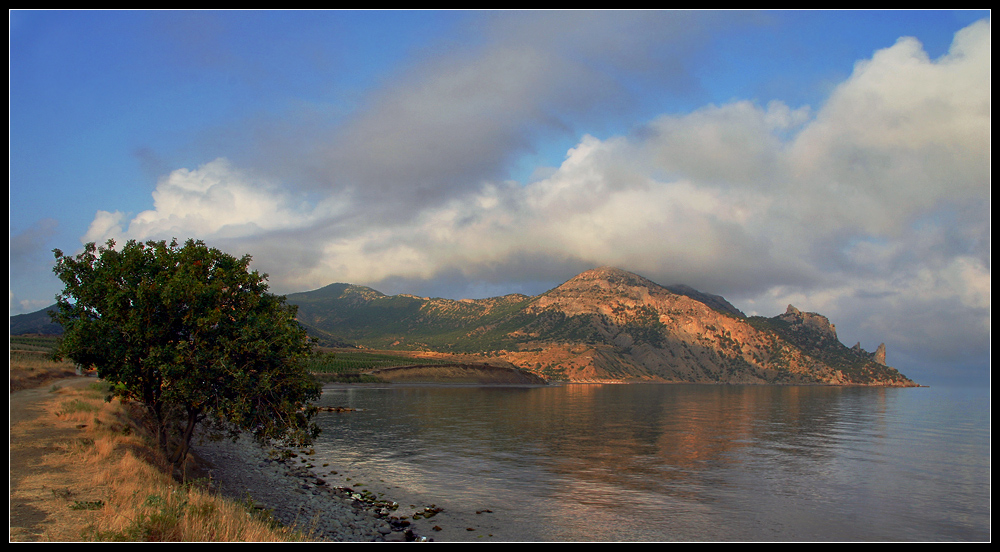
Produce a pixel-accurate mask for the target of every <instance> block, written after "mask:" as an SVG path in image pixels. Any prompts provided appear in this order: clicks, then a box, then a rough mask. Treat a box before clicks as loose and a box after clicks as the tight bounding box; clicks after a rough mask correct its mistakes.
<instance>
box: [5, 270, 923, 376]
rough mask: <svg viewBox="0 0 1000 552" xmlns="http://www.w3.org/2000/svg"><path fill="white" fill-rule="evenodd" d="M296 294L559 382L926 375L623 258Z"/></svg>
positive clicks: (438, 347)
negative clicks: (539, 278)
mask: <svg viewBox="0 0 1000 552" xmlns="http://www.w3.org/2000/svg"><path fill="white" fill-rule="evenodd" d="M286 299H287V301H288V302H289V303H290V304H294V305H297V307H298V321H299V323H300V324H302V325H303V326H304V327H305V328H306V329H307V331H308V332H309V334H310V335H311V336H313V337H315V338H316V339H317V340H319V342H320V343H321V344H322V345H325V346H329V347H363V348H370V349H383V350H409V351H427V352H435V353H446V354H475V355H481V356H484V357H487V358H497V359H499V360H503V361H506V362H509V363H510V364H513V365H514V366H517V367H519V368H521V369H524V370H527V371H530V372H533V373H535V374H537V375H539V376H542V377H545V378H548V379H554V380H562V381H570V382H665V383H731V384H827V385H869V386H915V385H916V384H915V383H914V382H912V381H911V380H909V379H908V378H906V377H905V376H903V375H902V374H900V373H899V372H898V371H897V370H896V369H894V368H891V367H889V366H887V365H886V363H885V345H884V344H882V345H880V346H879V348H878V349H877V350H876V351H875V352H874V353H870V352H867V351H864V350H863V349H861V346H860V343H859V344H857V345H855V346H854V347H850V348H848V347H847V346H845V345H844V344H843V343H841V342H840V341H839V339H838V338H837V333H836V327H835V326H834V325H833V323H831V322H830V320H829V319H828V318H827V317H825V316H823V315H821V314H818V313H810V312H802V311H800V310H799V309H796V308H795V307H794V306H792V305H788V308H787V309H786V311H785V312H784V313H781V314H779V315H777V316H774V317H770V318H767V317H761V316H750V317H748V316H746V315H745V314H744V313H743V312H741V311H740V310H739V309H737V308H736V307H735V306H733V305H732V304H730V303H729V302H728V301H727V300H725V298H723V297H721V296H718V295H712V294H708V293H703V292H700V291H698V290H696V289H695V288H693V287H690V286H687V285H683V284H674V285H669V286H663V285H660V284H657V283H655V282H653V281H651V280H648V279H646V278H644V277H642V276H639V275H638V274H634V273H632V272H628V271H625V270H622V269H619V268H615V267H599V268H595V269H592V270H587V271H584V272H582V273H580V274H578V275H576V276H574V277H573V278H571V279H569V280H567V281H566V282H564V283H563V284H561V285H559V286H556V287H555V288H553V289H550V290H548V291H546V292H544V293H542V294H539V295H536V296H527V295H522V294H510V295H503V296H498V297H490V298H485V299H461V300H453V299H443V298H429V297H419V296H416V295H410V294H400V295H385V294H384V293H382V292H380V291H377V290H375V289H372V288H369V287H365V286H359V285H354V284H346V283H335V284H330V285H328V286H324V287H322V288H319V289H316V290H313V291H307V292H300V293H293V294H290V295H288V296H286ZM51 308H52V307H49V308H47V309H42V310H41V311H38V312H37V313H31V314H29V315H19V316H15V317H11V333H12V334H17V333H52V331H51V330H52V326H51V321H48V316H47V315H45V314H44V313H45V311H47V310H50V309H51ZM46 321H48V324H45V322H46Z"/></svg>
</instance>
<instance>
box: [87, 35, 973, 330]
mask: <svg viewBox="0 0 1000 552" xmlns="http://www.w3.org/2000/svg"><path fill="white" fill-rule="evenodd" d="M990 52H991V50H990V25H989V23H988V22H980V23H976V24H974V25H972V26H970V27H969V28H967V29H964V30H963V31H961V32H960V33H958V34H957V35H956V38H955V43H954V45H953V46H952V49H951V51H950V52H949V53H948V54H947V55H946V56H943V57H942V58H940V59H937V60H931V59H928V57H927V55H926V54H925V53H924V52H923V50H922V49H921V47H920V45H919V43H918V42H916V41H915V40H914V39H910V38H904V39H900V40H899V41H898V42H897V43H896V44H895V45H893V46H891V47H889V48H886V49H884V50H881V51H878V52H876V53H875V54H874V55H873V57H872V58H871V59H870V60H866V61H862V62H859V63H858V64H857V65H856V67H855V70H854V72H853V74H852V75H851V76H850V78H848V79H847V80H846V81H844V82H843V83H841V84H840V86H838V87H837V88H836V89H835V90H834V91H833V93H832V95H831V96H830V98H829V100H828V101H827V102H826V103H825V104H824V105H822V106H817V107H795V108H793V107H790V106H788V105H785V104H783V103H781V102H772V103H770V104H769V105H767V106H763V107H762V106H759V105H756V104H753V103H751V102H747V101H735V102H733V103H730V104H725V105H719V106H707V107H704V108H703V109H700V110H697V111H695V112H692V113H690V114H681V115H664V116H661V117H659V118H656V119H655V120H653V121H651V122H649V123H648V124H647V125H646V126H645V127H644V128H643V129H641V130H640V131H639V132H636V133H635V134H634V135H632V136H629V137H621V136H619V137H611V138H608V139H604V140H601V139H598V138H595V137H593V136H584V137H583V138H581V139H580V140H579V143H578V144H577V145H576V146H575V147H574V148H572V149H570V150H569V151H568V153H567V156H566V159H565V161H564V162H563V163H562V164H561V166H559V167H558V168H556V169H555V170H553V171H551V172H550V173H549V174H547V176H546V177H544V178H541V179H539V180H537V181H533V182H530V183H524V184H519V183H510V182H503V181H501V180H499V179H497V178H485V177H484V176H483V175H489V174H492V173H493V172H494V169H496V168H497V167H499V166H501V165H502V163H501V162H500V160H499V157H497V156H503V155H506V153H504V152H510V151H518V150H519V146H518V147H513V148H512V147H511V145H510V144H511V142H512V141H514V142H516V141H518V140H522V139H525V135H524V132H525V130H524V126H523V124H524V122H525V121H528V120H531V119H532V118H534V117H539V116H540V117H543V118H544V117H547V115H546V114H545V113H544V111H545V110H542V113H541V114H539V113H536V112H534V111H532V109H529V108H526V107H525V105H526V104H524V101H525V98H526V97H528V96H530V95H531V94H532V92H534V91H535V87H536V86H542V87H543V94H542V95H543V96H544V97H545V100H544V101H543V102H541V103H539V104H535V105H536V106H540V105H546V102H551V101H552V99H553V98H556V97H558V95H559V93H560V92H563V91H566V90H567V83H575V82H581V81H580V80H579V79H580V78H581V77H579V75H577V74H573V75H569V74H567V73H565V72H562V73H560V75H559V78H561V79H565V80H563V81H562V82H561V83H560V84H559V85H558V86H556V85H553V84H552V83H547V84H546V82H547V81H546V78H545V77H546V71H548V70H550V69H551V68H552V67H553V65H552V63H553V61H552V58H549V57H546V56H544V55H541V54H538V53H537V52H534V51H533V52H532V56H529V57H528V58H524V57H521V58H518V59H522V60H523V59H530V60H532V61H533V63H531V64H528V65H526V66H522V65H518V64H516V63H512V61H511V60H512V59H514V57H508V54H509V51H508V50H502V49H494V50H488V51H486V52H485V53H484V54H483V56H484V57H482V58H475V57H470V58H468V59H466V60H464V63H463V64H462V65H460V66H458V67H457V68H456V69H455V70H454V71H453V72H449V69H448V67H437V68H436V71H437V72H435V73H434V74H432V75H429V76H424V77H421V78H416V77H414V80H412V81H410V84H413V85H414V87H413V88H411V89H408V90H407V91H406V92H405V93H401V94H395V93H393V94H388V93H387V94H386V95H384V96H381V97H379V98H377V99H376V100H375V101H373V105H375V106H377V107H379V108H380V111H379V113H377V114H375V115H370V116H367V117H362V118H359V119H358V120H356V121H355V122H353V123H352V124H349V125H347V126H346V127H345V128H344V129H342V134H341V135H340V136H341V139H342V140H343V141H344V144H348V145H350V147H345V148H344V149H343V150H341V151H340V152H338V153H336V154H335V155H333V156H332V157H330V158H329V159H328V160H327V164H326V166H325V167H324V170H325V171H327V173H326V178H328V179H329V180H330V182H339V181H338V180H337V179H338V178H339V177H340V176H343V177H344V179H346V181H351V182H354V184H351V185H343V186H341V185H337V186H333V187H331V188H330V189H329V190H327V191H326V192H324V193H327V194H328V195H325V196H324V195H318V196H316V197H315V198H314V199H313V200H312V201H306V200H305V198H306V196H300V195H293V194H292V193H291V192H288V191H286V190H284V189H282V188H281V187H279V186H278V185H276V184H275V183H274V182H272V181H268V180H264V179H262V178H255V177H253V176H252V175H250V174H248V173H247V172H246V171H242V170H239V169H237V168H234V167H232V166H230V165H229V164H228V163H227V162H225V161H224V160H217V161H214V162H212V163H209V164H206V165H204V166H201V167H199V168H197V169H194V170H185V169H181V170H177V171H174V172H173V173H171V174H170V175H169V176H168V177H166V178H164V179H163V180H162V181H161V182H160V183H159V185H158V186H157V189H156V191H155V192H154V194H153V196H154V208H153V209H152V210H150V211H146V212H143V213H140V214H139V215H137V216H136V217H134V218H133V219H132V220H131V221H129V222H128V224H127V226H123V220H124V219H123V216H122V215H121V214H120V213H114V214H112V213H105V212H101V213H99V214H98V216H97V217H96V218H95V220H94V222H93V224H92V225H91V229H90V231H89V232H88V234H87V238H86V239H88V240H96V239H98V236H102V237H103V236H112V235H119V234H120V235H122V236H127V237H134V238H137V239H146V238H149V237H157V238H164V239H166V238H169V237H172V236H175V235H176V236H177V237H186V236H196V237H199V238H203V239H206V240H210V239H212V238H218V239H220V240H226V243H228V244H230V245H231V246H232V247H233V248H234V249H235V250H236V251H234V252H235V253H242V252H244V251H246V252H250V253H251V254H253V255H254V256H255V258H256V259H257V260H258V262H259V263H260V264H262V265H263V266H264V269H265V270H266V271H267V272H270V273H271V275H272V282H274V283H276V284H277V286H278V287H281V288H283V289H285V290H287V291H297V290H301V289H307V288H314V287H319V286H321V285H325V284H328V283H331V282H333V281H341V282H345V281H346V282H354V283H362V284H374V283H377V282H380V281H389V280H392V279H396V280H407V281H411V282H412V281H420V280H430V279H433V278H435V277H437V276H439V275H442V274H447V275H449V278H454V277H455V275H456V274H460V275H463V276H462V277H464V278H466V279H467V280H468V281H470V282H471V285H473V286H476V285H479V284H480V283H481V282H480V281H477V278H480V277H481V276H482V275H483V274H491V275H492V276H490V277H491V278H499V277H500V275H501V274H502V273H504V271H505V269H504V268H503V267H504V266H510V267H512V269H511V270H515V268H514V267H516V271H517V272H518V273H517V274H510V275H509V276H510V277H513V278H515V279H520V280H521V281H536V280H542V279H544V278H548V277H550V275H551V274H552V273H553V272H552V266H553V265H562V266H565V267H567V269H566V270H569V269H570V268H569V267H574V268H575V267H579V266H586V265H588V264H589V265H592V266H593V265H603V264H615V265H619V266H622V267H624V268H628V269H632V270H635V271H637V272H640V273H642V274H644V275H645V276H647V277H650V278H652V279H654V280H656V281H660V282H661V283H667V284H669V283H688V284H691V285H694V286H695V287H701V288H702V289H705V290H706V291H710V292H714V293H723V294H726V295H727V296H729V297H730V298H732V299H736V298H738V297H741V298H743V300H744V301H746V304H748V305H752V306H753V309H749V310H759V311H761V314H769V315H771V314H775V312H773V311H772V312H766V311H764V310H763V309H764V308H765V307H766V308H768V309H776V310H777V311H778V312H780V311H781V310H783V309H784V305H785V304H787V303H788V302H792V303H794V304H796V306H799V307H800V308H803V309H806V310H823V311H825V312H824V314H828V315H829V316H831V318H834V320H835V322H836V321H837V320H836V318H837V317H840V318H841V319H843V320H845V321H846V320H850V321H852V322H856V324H855V327H860V328H867V329H866V331H868V330H872V331H874V330H878V331H884V332H886V333H890V334H893V335H894V336H895V338H896V339H897V340H898V341H900V342H902V341H904V340H906V341H908V342H910V343H911V344H913V339H912V336H916V335H920V336H921V339H922V340H923V343H922V344H921V346H922V347H930V346H932V344H934V343H936V342H939V341H940V339H938V338H937V337H935V335H934V333H933V331H928V330H927V329H926V328H924V330H922V331H916V330H914V329H913V328H911V327H910V326H911V324H909V323H907V324H904V325H903V326H905V327H907V328H908V329H907V332H909V333H904V332H900V331H899V330H898V328H897V329H894V328H892V323H893V321H898V320H899V319H900V317H907V316H910V318H909V320H911V321H912V320H914V317H913V316H912V313H914V312H921V313H922V314H921V316H919V317H917V318H918V319H919V320H921V321H923V322H927V323H930V322H929V321H930V320H934V315H935V314H938V315H939V316H940V318H939V319H937V320H934V322H935V323H937V324H944V325H950V326H951V327H953V328H963V329H964V330H967V331H969V332H973V333H974V334H975V335H974V336H972V337H970V338H969V339H967V340H964V342H969V343H981V341H982V339H981V338H982V335H983V332H985V335H986V336H988V333H989V324H990V318H989V313H988V310H989V306H990V269H989V263H988V254H986V255H984V253H983V250H984V249H985V250H987V251H988V243H989V227H990V219H989V207H988V206H989V198H990V192H989V184H990V162H989V160H990V126H991V116H990V108H991V82H990V72H991V53H990ZM536 55H537V56H538V57H535V56H536ZM483 75H491V76H492V80H490V81H489V83H490V84H489V85H484V84H483V82H484V81H481V80H480V79H481V78H482V77H483ZM417 85H422V86H423V88H421V87H420V86H417ZM544 86H549V88H544ZM466 97H468V98H471V99H472V100H473V101H472V102H471V103H463V101H462V100H463V98H466ZM404 100H406V101H404ZM409 100H412V101H409ZM508 115H509V117H508ZM483 121H494V122H495V126H493V127H490V128H471V129H470V128H468V126H469V125H470V124H477V123H482V122H483ZM494 150H495V151H494ZM491 151H492V152H493V153H490V152H491ZM352 157H353V158H352ZM341 165H342V167H341ZM484 167H485V168H484ZM340 170H342V171H343V172H338V171H340ZM438 178H440V179H441V181H442V182H444V183H443V184H442V183H440V182H437V181H436V180H435V179H438ZM331 190H332V191H331ZM314 193H317V194H318V193H320V192H316V191H314ZM955 213H959V215H958V216H956V215H955ZM983 244H987V245H986V246H984V245H983ZM525 259H547V262H536V263H535V264H534V265H532V264H531V263H526V262H525ZM532 271H534V272H532ZM526 272H527V273H526ZM543 274H544V276H543ZM565 275H566V277H568V276H571V275H572V274H571V273H567V274H565ZM480 287H482V286H480ZM491 289H492V288H491ZM414 291H416V290H414ZM921 309H922V310H921ZM906 336H911V337H906ZM947 338H949V339H955V336H954V335H951V334H949V335H948V336H947Z"/></svg>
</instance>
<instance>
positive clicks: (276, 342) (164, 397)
mask: <svg viewBox="0 0 1000 552" xmlns="http://www.w3.org/2000/svg"><path fill="white" fill-rule="evenodd" d="M55 257H56V266H55V268H54V269H53V271H54V272H55V273H56V275H57V276H59V279H60V280H62V282H63V283H64V285H65V289H64V290H63V292H62V293H61V294H60V295H59V296H57V306H58V309H59V311H58V313H57V314H54V315H53V319H54V320H55V321H56V322H59V323H60V324H62V325H63V327H64V328H65V333H64V335H63V339H62V342H61V343H60V346H59V350H58V353H57V354H58V355H59V356H65V357H68V358H70V359H72V360H73V361H75V362H76V363H77V364H81V365H84V366H95V367H96V368H97V370H98V375H99V376H100V377H101V378H103V379H104V380H106V381H107V382H108V383H109V384H110V387H111V392H112V394H113V395H115V396H117V397H119V398H121V399H122V400H125V401H135V402H138V403H141V404H142V405H143V406H144V407H145V408H146V410H147V411H148V412H149V414H150V415H151V417H152V419H153V420H154V422H155V424H156V431H157V438H158V440H159V443H160V446H161V447H162V448H163V449H164V450H165V451H166V452H168V453H169V454H170V459H171V461H172V462H174V463H175V464H180V463H181V462H182V461H183V460H184V458H185V457H186V455H187V450H188V447H189V444H190V439H191V436H192V434H193V431H194V428H195V426H196V425H197V424H198V423H200V422H203V421H204V422H208V423H211V424H212V425H213V426H215V427H217V428H220V429H225V430H227V431H228V432H229V433H230V435H231V436H233V437H235V436H236V435H237V434H239V433H240V432H242V431H248V432H250V433H251V434H252V435H253V436H254V437H255V438H257V439H258V440H261V441H264V440H268V439H279V440H283V441H286V442H287V443H289V444H297V443H304V442H309V441H311V439H312V438H314V437H315V435H316V434H317V433H318V429H317V428H316V426H315V424H312V423H311V422H310V417H311V415H312V413H313V412H314V410H311V409H308V408H305V405H306V404H307V403H308V401H311V400H314V399H316V398H317V397H318V396H319V393H320V388H319V384H318V383H317V382H316V381H315V380H314V379H313V378H312V377H311V376H310V375H309V374H308V372H307V371H306V370H305V369H304V367H303V361H304V359H306V358H307V357H308V355H309V353H310V348H311V343H310V341H309V339H308V337H307V335H306V333H305V330H303V329H302V328H301V327H300V326H299V325H298V324H297V323H296V322H295V308H294V307H291V306H288V305H286V304H285V302H284V298H283V297H279V296H275V295H272V294H270V293H268V291H267V289H268V287H267V284H266V276H263V275H260V274H258V273H257V272H256V271H254V272H251V271H250V270H249V263H250V257H249V256H244V257H243V258H240V259H237V258H235V257H233V256H230V255H228V254H226V253H223V252H221V251H219V250H217V249H210V248H208V247H207V246H206V245H205V244H204V243H203V242H200V241H194V240H189V241H187V242H186V243H185V245H184V246H183V247H180V246H179V245H178V244H177V242H176V241H174V242H171V243H170V244H167V243H166V242H163V241H160V242H152V241H151V242H146V243H138V242H135V241H129V242H128V243H127V244H126V245H125V246H124V247H123V248H122V249H121V250H116V249H115V243H114V241H108V243H107V245H106V246H104V247H97V246H95V244H93V243H90V244H87V246H86V247H85V250H84V252H83V253H81V254H79V255H77V256H76V257H70V256H65V255H63V253H62V252H61V251H59V250H55ZM174 446H176V448H174V450H173V451H172V452H171V450H170V449H171V448H172V447H174Z"/></svg>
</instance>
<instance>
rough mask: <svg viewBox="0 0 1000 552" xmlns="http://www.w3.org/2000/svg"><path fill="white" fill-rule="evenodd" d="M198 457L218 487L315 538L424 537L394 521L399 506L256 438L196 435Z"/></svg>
mask: <svg viewBox="0 0 1000 552" xmlns="http://www.w3.org/2000/svg"><path fill="white" fill-rule="evenodd" d="M192 448H193V450H194V453H195V455H196V456H197V457H198V458H199V459H200V460H202V463H203V465H204V466H203V468H204V470H205V471H206V472H207V475H208V477H209V478H210V481H211V484H212V486H213V488H216V489H218V490H219V492H220V493H222V494H223V495H224V496H226V497H229V498H231V499H233V500H237V501H246V500H248V499H249V500H252V501H253V502H254V504H255V506H256V507H259V508H263V509H267V510H270V511H271V515H272V516H273V517H274V519H276V520H278V521H279V522H281V523H282V524H283V525H285V526H296V527H298V528H300V529H301V530H303V531H304V532H305V533H306V534H307V535H309V538H310V540H316V541H334V542H378V541H413V540H425V539H422V538H421V537H419V536H417V535H414V534H413V532H412V531H411V530H409V528H408V527H406V522H400V521H398V520H395V519H393V517H392V516H393V514H394V511H393V510H394V505H393V504H392V503H391V502H382V501H379V500H376V499H375V497H372V496H371V495H370V494H368V493H358V492H354V491H353V490H352V489H348V488H344V487H333V486H331V485H329V484H328V483H327V482H326V481H324V480H323V479H321V478H319V477H317V475H316V474H315V473H313V472H312V471H311V470H310V469H309V468H308V467H305V466H302V465H297V463H301V461H300V460H299V459H297V458H290V459H287V460H282V459H278V458H275V457H274V455H272V454H271V453H270V452H269V451H266V450H264V449H263V448H262V447H260V446H259V445H258V444H256V443H254V442H253V441H252V440H251V439H247V438H241V439H240V440H239V441H237V442H236V443H233V442H232V441H229V440H221V441H209V440H207V439H204V440H200V442H199V440H198V439H197V438H196V439H195V443H194V444H193V447H192Z"/></svg>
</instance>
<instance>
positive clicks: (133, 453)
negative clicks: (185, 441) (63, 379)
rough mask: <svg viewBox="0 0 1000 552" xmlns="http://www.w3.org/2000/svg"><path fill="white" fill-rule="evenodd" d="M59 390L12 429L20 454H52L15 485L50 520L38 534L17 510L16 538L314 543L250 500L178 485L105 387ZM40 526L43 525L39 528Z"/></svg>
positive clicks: (131, 417)
mask: <svg viewBox="0 0 1000 552" xmlns="http://www.w3.org/2000/svg"><path fill="white" fill-rule="evenodd" d="M12 364H13V363H12ZM53 392H54V393H56V396H55V397H54V398H53V400H50V401H49V402H47V403H46V404H47V406H48V410H47V412H45V413H44V414H42V415H41V416H40V417H39V418H38V419H37V420H34V421H32V422H26V423H24V424H19V425H18V426H17V431H16V432H15V430H14V427H12V430H11V443H12V446H11V454H12V455H13V454H15V453H16V451H15V449H24V450H25V451H26V452H34V453H37V452H38V451H43V452H42V453H41V457H39V458H32V459H31V461H32V464H31V466H32V469H31V470H30V473H29V474H28V475H26V476H25V477H23V478H22V479H20V480H19V483H18V485H17V490H16V492H15V489H14V488H13V485H12V491H11V502H12V504H13V503H14V502H15V500H17V501H19V502H18V503H19V504H21V503H23V504H30V508H31V509H33V510H39V511H43V512H44V515H43V516H41V517H42V518H44V523H37V522H36V523H35V525H34V526H33V527H32V529H33V532H31V531H27V530H24V531H22V530H21V529H19V527H28V526H29V525H30V524H21V525H16V524H15V522H14V513H13V512H12V522H11V540H12V541H16V540H47V541H147V542H148V541H183V542H204V541H225V542H267V541H297V540H304V539H305V535H303V534H301V533H299V532H295V531H292V530H289V529H285V528H281V527H279V526H278V525H277V524H276V523H275V522H273V521H272V520H271V518H270V516H269V515H268V514H267V513H266V512H263V513H262V512H260V511H257V510H254V509H253V508H252V506H251V504H250V503H249V502H248V503H247V504H240V503H235V502H233V501H230V500H226V499H223V498H221V497H219V496H217V495H214V494H213V493H211V492H209V491H208V490H207V488H206V485H205V484H204V482H194V483H179V482H177V481H176V480H175V479H174V478H173V477H171V475H170V473H171V472H170V467H169V465H168V464H167V462H166V461H165V460H164V459H163V456H162V455H161V454H160V452H159V451H158V450H157V449H156V448H155V447H154V446H151V440H150V438H149V437H148V435H146V434H145V433H144V431H143V429H142V424H141V423H138V422H137V421H136V420H137V419H138V418H136V414H137V413H136V412H135V411H133V410H132V409H130V408H128V407H127V406H126V405H122V404H121V403H119V402H118V401H117V400H115V401H111V402H107V401H105V399H104V397H105V395H106V391H105V389H104V388H103V385H102V384H99V383H97V382H94V383H92V384H91V385H90V387H87V388H83V389H68V388H63V389H56V388H54V389H53ZM46 427H47V428H49V429H48V430H46V429H45V428H46ZM44 434H50V435H52V436H54V437H56V438H55V439H54V440H53V442H52V443H51V445H46V446H41V447H39V444H38V438H39V436H41V435H44ZM22 440H23V441H30V442H31V444H30V445H28V444H22ZM29 447H30V448H29ZM12 466H13V462H12ZM12 469H13V467H12ZM17 493H20V494H17ZM16 494H17V496H15V495H16ZM22 495H23V496H22ZM38 525H42V526H44V528H43V529H42V530H41V531H39V530H37V526H38Z"/></svg>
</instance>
